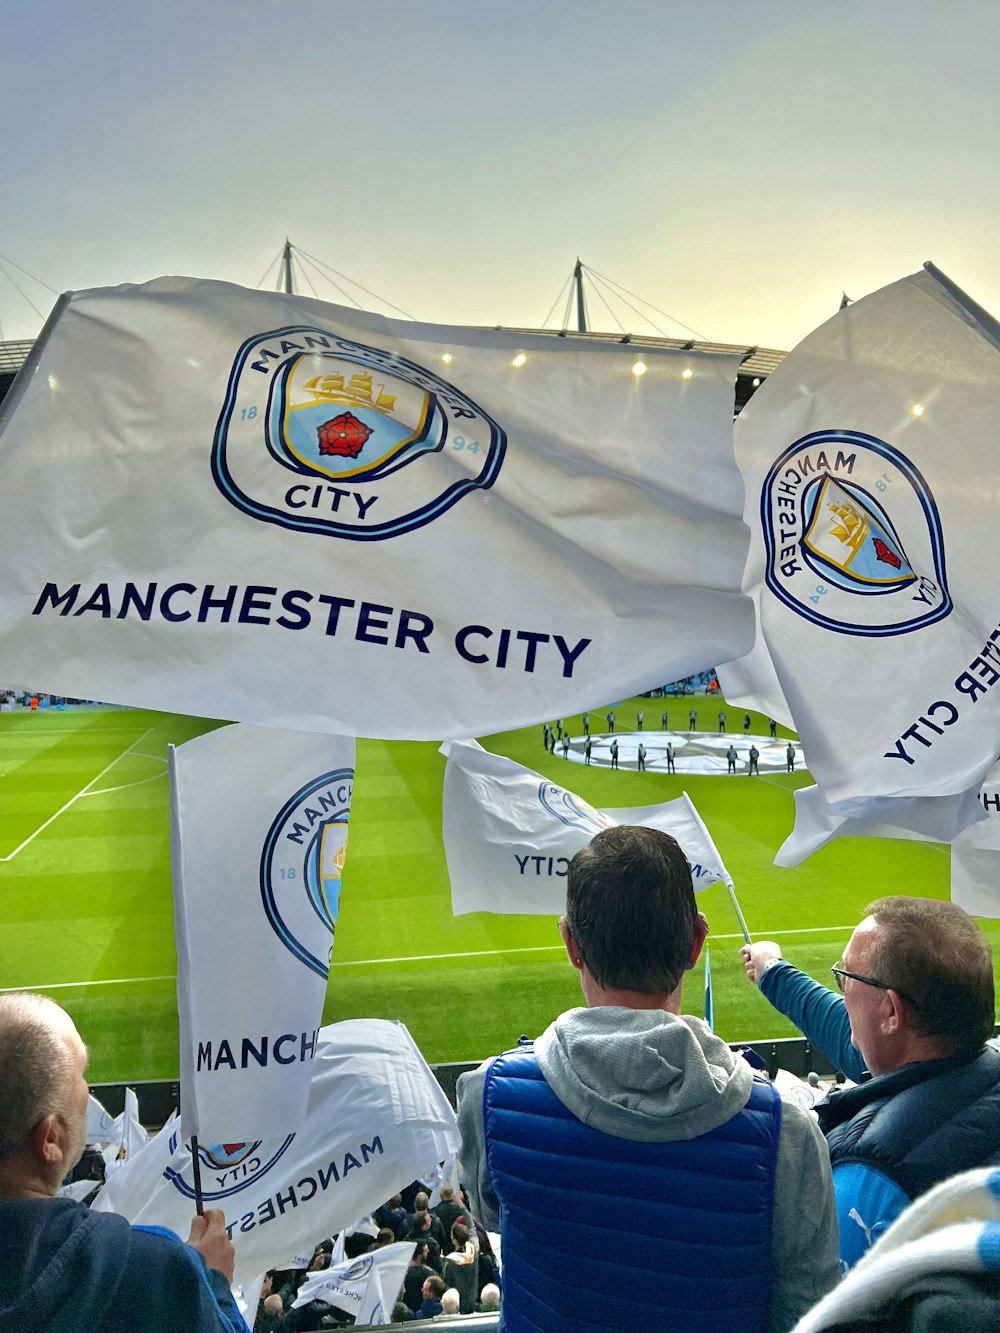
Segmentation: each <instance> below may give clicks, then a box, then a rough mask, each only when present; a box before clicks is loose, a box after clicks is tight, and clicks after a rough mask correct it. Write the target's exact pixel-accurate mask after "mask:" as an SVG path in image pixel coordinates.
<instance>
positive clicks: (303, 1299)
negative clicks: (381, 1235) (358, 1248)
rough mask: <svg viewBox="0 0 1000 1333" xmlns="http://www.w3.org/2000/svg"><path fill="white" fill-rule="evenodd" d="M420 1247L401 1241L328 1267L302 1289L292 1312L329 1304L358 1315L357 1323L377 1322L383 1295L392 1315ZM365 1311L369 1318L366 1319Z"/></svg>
mask: <svg viewBox="0 0 1000 1333" xmlns="http://www.w3.org/2000/svg"><path fill="white" fill-rule="evenodd" d="M416 1248H417V1247H416V1245H415V1244H414V1243H413V1241H398V1242H397V1243H396V1244H395V1245H383V1246H382V1248H381V1249H378V1250H373V1251H372V1253H371V1254H362V1255H360V1256H359V1257H358V1258H357V1259H348V1260H347V1261H346V1262H344V1263H342V1264H338V1265H337V1266H336V1267H332V1266H331V1267H330V1268H325V1269H323V1271H322V1272H320V1273H312V1274H310V1276H309V1277H307V1278H306V1280H305V1282H303V1284H302V1286H301V1287H300V1288H299V1290H298V1294H297V1296H296V1297H295V1300H294V1301H293V1302H292V1309H293V1310H295V1309H297V1308H298V1307H299V1306H302V1305H308V1304H309V1302H310V1301H325V1302H326V1303H327V1305H332V1306H334V1307H335V1308H336V1309H338V1310H345V1311H346V1312H347V1313H348V1314H350V1315H354V1316H355V1322H356V1323H359V1324H361V1323H371V1322H374V1321H372V1320H371V1318H370V1312H373V1311H374V1310H375V1309H376V1308H377V1307H379V1306H381V1305H382V1302H383V1293H384V1298H385V1300H386V1301H387V1303H388V1306H389V1312H390V1313H391V1311H392V1303H393V1301H394V1300H395V1299H396V1295H397V1293H398V1292H399V1289H400V1287H401V1286H402V1285H403V1278H404V1277H405V1276H406V1270H407V1268H408V1267H409V1263H410V1260H411V1259H412V1258H413V1251H414V1250H415V1249H416ZM373 1284H374V1288H373ZM362 1312H364V1313H365V1315H366V1318H364V1319H362V1317H361V1316H362ZM378 1322H380V1323H381V1322H382V1321H381V1320H379V1321H378ZM386 1322H388V1321H386Z"/></svg>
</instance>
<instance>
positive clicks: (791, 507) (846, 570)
mask: <svg viewBox="0 0 1000 1333" xmlns="http://www.w3.org/2000/svg"><path fill="white" fill-rule="evenodd" d="M998 416H1000V327H998V325H997V324H996V322H995V321H994V320H993V319H992V318H991V317H990V316H989V315H988V314H986V312H985V311H983V310H981V309H979V307H977V306H976V305H975V304H974V303H973V302H972V301H971V300H969V298H968V297H967V296H965V295H964V294H963V293H962V292H960V291H959V290H958V289H957V288H955V287H954V286H953V285H952V284H951V283H950V282H949V281H948V279H947V278H945V277H944V276H943V275H942V274H940V273H939V272H938V271H937V270H936V269H934V268H933V266H931V265H927V266H926V269H925V271H923V272H921V273H916V274H912V275H911V276H909V277H907V278H904V279H903V280H902V281H900V282H897V283H894V284H893V285H892V286H889V287H885V288H883V289H882V290H881V291H878V292H875V293H874V294H873V295H871V296H868V297H865V298H864V300H861V301H858V302H856V303H855V304H854V305H851V306H848V307H847V308H846V309H844V310H842V311H840V312H839V314H837V315H835V316H834V317H833V318H832V319H831V320H829V321H828V322H827V323H826V324H824V325H823V326H822V327H821V328H819V329H817V330H816V331H815V332H814V333H812V334H810V335H809V337H807V338H806V339H805V340H804V342H802V343H800V344H799V346H798V347H797V348H795V350H794V351H793V352H792V353H791V354H790V355H789V356H788V357H787V358H786V359H785V361H784V362H782V364H781V366H780V367H779V368H778V370H777V371H776V372H775V373H774V374H773V375H771V376H770V377H769V378H768V380H767V382H766V383H765V384H764V385H763V386H762V387H761V389H760V390H759V392H758V393H757V394H755V395H754V397H753V399H752V400H751V402H750V403H749V404H748V406H747V407H746V408H745V409H744V411H743V412H742V413H741V415H740V418H739V419H738V421H737V424H736V450H737V459H738V461H739V464H740V467H741V469H742V471H743V476H744V480H745V483H746V492H747V500H746V519H747V523H748V525H749V527H750V529H751V548H750V555H749V558H748V563H747V570H746V574H745V577H744V590H745V591H746V592H747V593H748V594H750V595H752V596H754V597H757V598H759V617H760V624H759V633H760V635H761V636H762V640H763V642H762V644H761V643H759V644H758V646H757V649H756V650H755V652H754V653H753V654H751V657H750V660H749V662H746V661H745V662H743V663H737V664H736V666H737V668H738V670H737V671H736V672H735V673H734V674H732V675H730V673H729V672H728V670H727V668H726V667H723V668H722V670H721V672H720V677H721V682H722V685H723V688H724V689H725V691H726V695H727V697H728V698H729V699H730V700H731V701H732V702H734V703H736V704H737V705H738V706H739V705H741V704H744V702H746V703H747V704H749V703H750V702H751V701H753V702H754V703H755V706H757V707H759V708H761V709H762V710H764V711H765V712H768V713H770V715H771V716H772V717H783V716H785V715H786V714H785V713H784V711H783V709H784V704H783V700H784V701H787V708H788V712H790V714H791V717H792V719H793V724H794V726H795V728H796V730H797V731H798V733H799V736H800V738H801V740H802V744H803V747H804V750H805V753H806V755H807V756H808V762H809V768H810V770H811V772H812V773H813V774H814V776H815V778H816V781H817V783H818V785H819V787H820V789H821V791H822V793H823V796H824V797H825V799H826V800H827V801H828V802H829V803H830V804H831V805H832V806H833V807H834V809H835V811H837V812H839V813H844V814H848V815H850V816H852V817H855V816H859V815H863V814H865V813H866V811H865V807H864V803H865V802H868V801H871V802H874V801H878V800H881V799H882V798H892V797H899V798H907V799H908V798H911V797H934V796H954V795H959V794H961V793H962V792H965V791H968V790H970V789H977V788H978V787H979V785H980V783H981V782H982V780H983V777H984V776H985V774H986V772H987V770H988V769H989V768H990V767H991V765H992V764H993V762H994V760H995V759H996V756H997V753H998V751H1000V689H997V688H995V686H996V685H997V683H998V682H1000V591H998V588H997V583H996V580H995V579H994V577H993V567H992V562H991V560H990V559H989V555H988V553H989V551H990V550H992V547H993V541H994V538H995V532H996V503H995V490H996V479H997V462H996V434H997V419H998ZM768 659H769V660H768ZM730 691H732V693H731V692H730ZM845 802H850V804H849V805H847V804H843V803H845ZM870 808H871V810H872V811H875V812H877V813H878V816H879V817H880V818H884V817H885V816H884V814H883V811H882V809H881V808H877V807H875V806H874V805H873V806H871V807H870ZM890 822H894V821H890Z"/></svg>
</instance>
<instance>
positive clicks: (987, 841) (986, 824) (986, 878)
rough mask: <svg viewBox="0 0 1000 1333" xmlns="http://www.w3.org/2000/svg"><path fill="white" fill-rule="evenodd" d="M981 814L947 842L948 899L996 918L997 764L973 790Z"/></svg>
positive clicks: (999, 859)
mask: <svg viewBox="0 0 1000 1333" xmlns="http://www.w3.org/2000/svg"><path fill="white" fill-rule="evenodd" d="M977 797H978V799H979V801H980V804H981V806H982V811H983V818H982V819H980V820H979V821H978V822H977V823H975V824H970V825H969V827H968V828H965V829H963V830H962V832H961V833H960V834H959V835H958V837H957V838H955V839H954V841H953V842H952V844H951V900H952V902H953V903H958V905H959V906H960V907H964V908H965V910H966V911H967V912H970V913H971V914H972V915H973V916H985V917H990V918H992V919H994V920H995V919H997V918H1000V764H996V765H995V766H994V767H993V768H992V769H990V771H989V773H987V775H986V781H985V782H984V783H983V785H982V788H981V789H980V790H979V792H978V793H977Z"/></svg>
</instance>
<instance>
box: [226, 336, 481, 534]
mask: <svg viewBox="0 0 1000 1333" xmlns="http://www.w3.org/2000/svg"><path fill="white" fill-rule="evenodd" d="M505 448H506V436H505V434H504V432H503V430H501V428H500V426H498V425H497V423H496V422H495V421H493V420H492V419H491V418H490V417H489V416H488V415H487V413H486V412H484V411H483V409H482V408H481V407H479V406H478V405H477V404H476V403H474V402H473V401H472V399H471V398H469V397H468V396H467V395H466V394H464V393H463V392H461V390H459V389H457V388H456V387H455V386H454V385H453V384H450V383H448V381H447V380H445V379H443V378H442V377H441V376H440V375H438V374H437V373H436V372H434V371H432V370H428V369H427V368H426V367H424V366H420V365H417V364H416V363H415V362H412V361H409V360H407V359H406V358H405V357H402V356H399V355H397V354H396V353H395V352H390V351H387V350H385V349H382V348H378V347H368V346H366V345H365V344H363V343H358V342H352V341H350V340H348V339H346V338H341V337H338V336H337V335H335V334H333V333H330V332H329V331H325V330H322V329H317V328H307V327H291V328H285V329H276V330H274V331H273V332H271V333H267V334H261V335H259V336H258V337H255V338H251V339H250V340H249V341H248V342H246V343H245V344H244V345H243V347H242V348H241V349H240V352H239V355H238V356H237V358H236V361H235V364H234V366H233V370H232V373H231V375H230V379H229V386H228V390H227V393H226V399H225V403H224V405H223V409H222V414H221V416H220V418H219V424H218V427H217V429H216V434H215V443H214V447H213V453H212V474H213V476H214V478H215V483H216V485H217V486H218V487H219V489H220V490H221V492H222V494H223V495H224V496H225V497H226V498H227V499H228V500H229V501H230V502H231V503H232V504H234V505H236V506H237V508H239V509H242V510H243V511H244V512H245V513H247V514H250V515H252V516H253V517H254V518H258V519H261V520H263V521H264V522H267V523H277V524H280V525H281V526H282V527H286V528H294V529H296V530H297V531H300V532H315V533H324V534H326V535H327V536H333V537H347V538H351V539H353V540H356V541H377V540H381V539H383V538H387V537H396V536H399V535H400V534H401V533H404V532H411V531H413V529H415V528H419V527H421V526H422V525H423V524H425V523H430V522H432V521H433V520H434V519H435V518H438V517H439V516H440V515H441V514H443V513H444V512H445V511H446V510H448V509H450V508H451V506H452V505H453V504H455V503H456V502H457V501H458V500H460V499H461V498H462V496H463V495H467V494H469V493H470V492H471V491H474V490H477V489H487V488H489V487H490V486H492V485H493V482H494V481H495V480H496V478H497V475H498V473H499V471H500V465H501V463H502V462H503V456H504V450H505Z"/></svg>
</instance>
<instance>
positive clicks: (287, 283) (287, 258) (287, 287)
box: [281, 236, 295, 296]
mask: <svg viewBox="0 0 1000 1333" xmlns="http://www.w3.org/2000/svg"><path fill="white" fill-rule="evenodd" d="M281 264H282V282H283V283H284V286H283V287H282V291H284V292H285V293H286V295H288V296H294V295H295V285H294V283H293V282H292V243H291V241H290V240H289V239H288V237H287V236H286V237H285V248H284V250H282V252H281Z"/></svg>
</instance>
